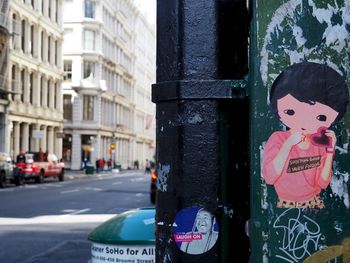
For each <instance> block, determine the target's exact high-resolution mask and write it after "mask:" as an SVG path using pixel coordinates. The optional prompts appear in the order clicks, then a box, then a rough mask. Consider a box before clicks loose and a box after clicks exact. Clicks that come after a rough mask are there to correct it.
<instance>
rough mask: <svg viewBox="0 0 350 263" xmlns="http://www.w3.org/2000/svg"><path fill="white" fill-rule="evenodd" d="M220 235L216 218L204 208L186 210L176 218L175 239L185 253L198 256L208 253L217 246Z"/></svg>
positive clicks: (180, 212) (174, 226)
mask: <svg viewBox="0 0 350 263" xmlns="http://www.w3.org/2000/svg"><path fill="white" fill-rule="evenodd" d="M218 235H219V226H218V223H217V221H216V218H215V216H214V215H213V214H211V213H210V212H209V211H207V210H205V209H204V208H200V207H188V208H184V209H182V210H181V211H179V212H178V213H177V215H176V217H175V222H174V225H173V238H174V240H175V242H176V245H177V247H178V248H179V249H180V250H181V251H183V252H185V253H188V254H193V255H198V254H203V253H205V252H207V251H208V250H210V249H211V248H212V247H213V246H214V245H215V243H216V241H217V239H218Z"/></svg>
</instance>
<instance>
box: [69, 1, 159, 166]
mask: <svg viewBox="0 0 350 263" xmlns="http://www.w3.org/2000/svg"><path fill="white" fill-rule="evenodd" d="M63 20H64V47H63V53H64V54H63V55H64V72H65V75H64V83H63V108H64V139H63V159H64V161H65V164H66V166H67V167H70V168H71V169H81V167H82V164H83V163H84V162H91V163H95V161H96V160H98V159H101V158H104V159H105V160H109V159H111V160H112V161H114V162H115V163H116V162H118V163H120V164H121V166H122V168H128V167H132V166H134V163H135V162H136V161H138V163H139V164H140V165H141V167H142V164H143V163H144V162H145V160H146V159H152V158H153V156H154V141H155V130H154V121H152V120H153V119H154V107H153V106H152V103H151V99H150V90H151V84H152V83H153V82H154V81H155V32H154V29H153V28H152V27H151V26H150V25H147V23H146V21H145V20H144V19H143V18H142V15H140V13H139V12H138V11H137V9H136V7H135V6H134V4H133V1H131V0H120V1H119V0H118V1H117V0H100V1H94V0H85V1H81V0H69V1H68V0H66V1H65V2H64V16H63ZM140 23H143V24H144V27H143V30H144V31H145V29H146V30H147V32H143V34H144V35H147V37H146V36H145V37H143V38H142V40H141V39H140V38H139V37H138V32H137V31H136V29H137V28H141V26H137V25H139V24H140ZM145 39H147V42H146V43H145V42H141V41H143V40H145ZM138 41H139V42H140V43H139V42H138ZM142 45H147V47H142V48H139V53H142V52H152V55H151V54H149V57H147V58H148V59H150V61H149V62H145V61H144V60H145V58H142V59H138V58H137V54H138V52H137V50H138V49H137V47H139V46H142ZM137 65H138V66H137ZM136 69H141V70H136ZM152 125H153V126H152Z"/></svg>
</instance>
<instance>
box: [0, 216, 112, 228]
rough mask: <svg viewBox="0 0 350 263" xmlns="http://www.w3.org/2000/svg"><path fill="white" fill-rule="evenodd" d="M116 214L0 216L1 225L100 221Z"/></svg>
mask: <svg viewBox="0 0 350 263" xmlns="http://www.w3.org/2000/svg"><path fill="white" fill-rule="evenodd" d="M114 216H116V214H88V215H63V216H62V215H45V216H36V217H32V218H11V217H0V226H3V225H12V226H13V225H39V224H67V223H102V222H105V221H106V220H108V219H110V218H112V217H114Z"/></svg>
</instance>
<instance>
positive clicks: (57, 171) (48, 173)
mask: <svg viewBox="0 0 350 263" xmlns="http://www.w3.org/2000/svg"><path fill="white" fill-rule="evenodd" d="M16 167H17V168H18V169H19V170H20V171H21V173H22V174H23V176H24V178H25V179H34V180H35V182H36V183H42V182H43V181H44V179H45V178H46V177H57V178H58V179H59V180H60V181H63V180H64V163H62V162H59V160H58V158H57V156H56V155H54V154H51V153H49V154H47V155H45V154H43V153H41V152H28V153H25V154H24V157H23V158H17V163H16Z"/></svg>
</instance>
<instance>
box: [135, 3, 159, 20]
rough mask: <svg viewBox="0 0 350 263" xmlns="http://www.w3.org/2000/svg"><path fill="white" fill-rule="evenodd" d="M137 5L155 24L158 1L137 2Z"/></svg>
mask: <svg viewBox="0 0 350 263" xmlns="http://www.w3.org/2000/svg"><path fill="white" fill-rule="evenodd" d="M135 3H136V5H137V6H139V8H140V10H141V12H144V13H146V17H147V18H148V20H149V21H150V22H151V23H152V24H155V23H156V5H157V0H135Z"/></svg>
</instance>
